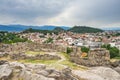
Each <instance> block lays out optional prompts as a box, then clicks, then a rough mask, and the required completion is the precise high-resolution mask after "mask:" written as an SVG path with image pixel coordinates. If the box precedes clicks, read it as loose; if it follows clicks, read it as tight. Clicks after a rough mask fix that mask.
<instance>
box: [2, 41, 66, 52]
mask: <svg viewBox="0 0 120 80" xmlns="http://www.w3.org/2000/svg"><path fill="white" fill-rule="evenodd" d="M66 49H67V47H65V46H59V45H55V44H38V43H27V42H25V43H15V44H3V45H1V46H0V51H3V52H25V51H49V52H51V51H52V52H53V51H57V52H66Z"/></svg>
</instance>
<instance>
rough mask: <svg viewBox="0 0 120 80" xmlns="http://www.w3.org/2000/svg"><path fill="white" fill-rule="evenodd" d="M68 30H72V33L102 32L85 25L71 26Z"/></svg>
mask: <svg viewBox="0 0 120 80" xmlns="http://www.w3.org/2000/svg"><path fill="white" fill-rule="evenodd" d="M68 31H71V32H74V33H97V32H103V30H101V29H98V28H93V27H87V26H74V27H73V28H70V29H69V30H68Z"/></svg>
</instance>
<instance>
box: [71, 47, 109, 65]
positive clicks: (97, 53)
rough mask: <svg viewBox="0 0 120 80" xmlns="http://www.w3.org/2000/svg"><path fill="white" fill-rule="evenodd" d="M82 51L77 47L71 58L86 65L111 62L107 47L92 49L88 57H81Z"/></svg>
mask: <svg viewBox="0 0 120 80" xmlns="http://www.w3.org/2000/svg"><path fill="white" fill-rule="evenodd" d="M81 53H82V52H81V50H80V48H75V49H74V50H73V53H71V55H70V56H71V57H70V60H71V61H72V62H75V63H77V64H80V65H85V66H105V65H109V63H110V54H109V51H108V50H106V49H101V48H100V49H94V50H90V51H89V53H88V57H87V58H81V57H80V56H81Z"/></svg>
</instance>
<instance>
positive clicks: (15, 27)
mask: <svg viewBox="0 0 120 80" xmlns="http://www.w3.org/2000/svg"><path fill="white" fill-rule="evenodd" d="M58 27H59V28H62V29H64V30H68V31H72V32H80V33H81V32H86V31H87V30H88V29H89V30H88V31H90V30H91V31H92V30H93V29H94V30H95V29H98V28H92V27H87V28H86V27H84V26H80V28H79V29H78V28H76V27H75V28H74V27H69V26H68V27H67V26H52V25H44V26H27V25H0V31H9V32H20V31H24V30H26V29H29V28H32V29H38V30H54V29H56V28H58ZM91 28H92V29H91ZM86 29H87V30H86ZM99 30H100V29H99ZM99 30H98V31H99ZM101 30H120V27H112V28H101ZM88 31H87V32H88Z"/></svg>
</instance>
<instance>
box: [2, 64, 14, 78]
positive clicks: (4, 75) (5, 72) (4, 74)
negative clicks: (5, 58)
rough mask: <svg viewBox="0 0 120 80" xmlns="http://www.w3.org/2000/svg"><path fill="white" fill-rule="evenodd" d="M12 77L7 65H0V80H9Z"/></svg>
mask: <svg viewBox="0 0 120 80" xmlns="http://www.w3.org/2000/svg"><path fill="white" fill-rule="evenodd" d="M11 75H12V69H11V68H10V66H9V64H4V65H0V80H9V79H10V78H11Z"/></svg>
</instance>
